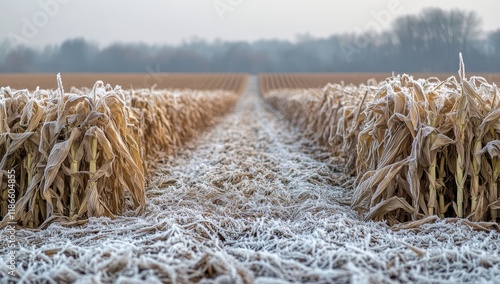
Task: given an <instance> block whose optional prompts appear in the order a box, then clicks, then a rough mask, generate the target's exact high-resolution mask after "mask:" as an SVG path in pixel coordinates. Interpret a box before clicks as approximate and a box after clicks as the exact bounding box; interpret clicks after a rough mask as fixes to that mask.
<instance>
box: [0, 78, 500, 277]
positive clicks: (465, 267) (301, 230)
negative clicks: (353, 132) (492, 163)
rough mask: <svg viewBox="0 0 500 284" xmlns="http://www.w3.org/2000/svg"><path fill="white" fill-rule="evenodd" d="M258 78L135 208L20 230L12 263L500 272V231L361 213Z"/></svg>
mask: <svg viewBox="0 0 500 284" xmlns="http://www.w3.org/2000/svg"><path fill="white" fill-rule="evenodd" d="M257 87H258V83H257V80H256V78H251V79H250V81H249V85H248V89H247V92H246V93H245V94H244V95H243V97H242V98H241V100H240V102H239V103H238V105H237V106H236V109H235V110H234V112H232V113H231V114H229V115H227V116H226V117H224V118H222V119H221V121H220V123H219V124H218V125H216V126H215V127H214V128H212V129H210V130H208V131H206V132H205V133H203V134H202V135H200V137H199V138H198V139H196V140H195V141H192V142H191V143H190V144H189V145H188V147H186V148H185V149H184V150H182V151H180V153H179V154H178V155H177V156H175V157H170V158H168V160H167V161H165V163H164V164H163V165H162V166H161V167H160V168H159V169H158V171H157V173H156V175H155V176H154V177H153V178H152V184H153V185H152V187H151V188H149V189H148V191H147V197H148V201H147V204H148V206H147V210H146V212H145V213H144V214H143V215H142V216H139V217H119V218H117V219H115V220H110V219H106V218H101V219H91V220H90V221H89V223H88V224H86V225H84V226H81V227H70V228H66V227H63V226H61V225H58V224H53V225H51V226H50V227H49V228H48V229H47V230H42V231H38V232H36V231H25V230H20V231H18V232H17V238H18V239H19V240H20V242H21V244H20V246H21V248H20V249H19V254H18V262H20V263H21V262H22V263H24V264H23V267H21V268H19V269H18V272H19V273H20V274H21V275H23V276H24V277H25V278H24V279H25V280H26V281H27V282H31V281H34V280H37V281H44V280H46V279H53V280H55V281H59V282H60V281H74V280H82V282H84V283H86V282H91V281H97V282H102V281H104V282H108V281H116V282H122V283H162V282H167V283H168V282H179V283H186V282H197V281H200V280H201V281H203V282H212V281H215V282H219V283H238V282H239V283H242V282H243V283H244V282H257V283H281V282H323V283H333V282H335V283H344V282H347V283H351V282H352V283H380V282H382V283H390V282H395V283H398V282H415V281H417V282H429V281H436V282H445V283H447V282H449V283H456V282H457V279H460V280H461V281H470V282H491V281H494V279H500V255H499V251H500V236H499V234H498V233H482V232H473V231H470V230H469V229H467V228H466V227H461V226H459V225H456V224H444V223H443V222H440V223H437V224H430V225H425V226H424V227H423V229H422V230H421V231H420V232H417V231H400V232H393V231H391V230H390V229H389V228H388V227H387V226H386V225H384V224H383V223H374V222H363V221H362V220H360V219H359V217H358V216H357V214H356V213H355V212H353V211H352V210H351V209H350V208H349V207H348V206H346V205H345V204H346V203H347V200H348V199H349V191H347V190H344V189H343V188H342V187H341V185H342V184H344V183H345V182H346V181H347V179H346V178H345V177H344V176H343V175H342V174H341V173H336V172H337V171H336V166H335V160H333V159H332V158H329V154H328V152H326V151H325V149H321V148H319V147H316V146H314V145H313V144H311V143H310V142H308V141H307V140H304V139H301V138H300V137H301V135H300V133H299V132H297V130H296V129H294V128H293V127H291V126H290V125H289V124H288V123H287V122H286V121H285V120H284V119H283V118H282V117H281V116H279V115H278V114H276V112H274V111H273V110H272V109H270V107H269V106H267V105H266V104H265V103H264V102H263V100H262V99H261V98H260V96H259V94H258V88H257ZM412 246H413V247H416V248H418V249H415V250H412V249H411V248H412ZM0 253H1V251H0ZM1 261H4V260H3V258H2V260H1ZM6 271H7V270H6V268H5V264H4V263H0V274H4V273H6Z"/></svg>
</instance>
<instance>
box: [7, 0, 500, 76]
mask: <svg viewBox="0 0 500 284" xmlns="http://www.w3.org/2000/svg"><path fill="white" fill-rule="evenodd" d="M459 52H462V53H463V54H464V57H465V59H466V64H467V70H468V71H471V72H500V29H498V30H496V31H494V32H490V33H484V32H483V31H482V20H481V18H480V17H479V16H478V15H477V14H476V13H475V12H468V11H462V10H450V11H445V10H442V9H438V8H427V9H424V10H422V12H420V13H419V14H417V15H407V16H402V17H399V18H397V19H396V20H395V21H394V22H393V24H392V27H391V29H389V30H386V31H383V32H375V31H366V32H364V33H361V34H355V33H351V34H337V35H332V36H331V37H329V38H313V37H311V36H308V35H302V36H299V37H298V38H297V41H296V42H290V41H284V40H260V41H256V42H252V43H249V42H240V41H238V42H223V41H220V40H218V41H214V42H207V41H205V40H203V39H192V40H190V41H187V42H186V43H184V44H182V45H179V46H166V45H165V46H151V45H146V44H112V45H110V46H107V47H105V48H102V49H99V48H98V46H97V45H96V44H93V43H91V42H88V41H86V40H84V39H70V40H67V41H65V42H63V43H62V44H61V45H59V46H47V47H45V48H44V49H42V50H36V49H33V48H29V47H26V46H17V47H15V48H8V42H7V40H6V41H5V42H4V45H3V47H2V48H1V49H0V72H248V73H259V72H391V71H395V72H455V71H456V70H457V68H458V53H459Z"/></svg>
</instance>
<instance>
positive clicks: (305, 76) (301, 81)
mask: <svg viewBox="0 0 500 284" xmlns="http://www.w3.org/2000/svg"><path fill="white" fill-rule="evenodd" d="M412 75H413V76H414V77H415V78H429V77H436V78H439V79H440V80H445V79H446V78H448V77H450V76H455V74H427V73H415V74H413V73H412ZM390 76H392V75H391V74H390V73H318V74H311V73H276V74H265V76H263V75H261V76H260V77H259V80H260V82H261V85H260V88H261V92H262V93H267V92H268V91H270V90H274V89H297V88H298V89H313V88H323V87H324V86H325V85H326V84H328V83H338V84H340V83H341V82H343V83H344V84H345V85H348V84H354V85H359V84H365V83H366V82H367V81H368V80H370V79H375V80H376V81H382V80H385V78H387V77H390ZM469 76H481V77H484V78H485V79H486V80H488V82H492V83H493V82H494V83H496V84H497V85H500V74H469Z"/></svg>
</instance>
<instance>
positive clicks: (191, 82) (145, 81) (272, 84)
mask: <svg viewBox="0 0 500 284" xmlns="http://www.w3.org/2000/svg"><path fill="white" fill-rule="evenodd" d="M211 75H215V74H192V73H190V74H181V73H149V74H148V73H122V74H117V73H113V74H110V73H89V74H87V73H76V74H75V73H65V74H62V78H63V81H64V84H65V85H67V86H74V87H77V88H82V87H87V88H89V87H92V86H93V85H94V83H95V82H96V81H98V80H101V81H103V82H105V83H106V84H110V85H112V86H115V85H120V86H122V87H123V88H124V89H128V88H151V87H152V86H153V85H156V89H165V88H169V89H171V88H174V89H175V88H179V89H182V88H187V87H188V86H189V87H190V88H195V89H214V88H221V86H223V88H225V86H227V85H231V84H237V83H238V82H237V81H238V79H236V76H235V78H233V79H231V77H224V78H225V80H226V81H225V82H224V81H223V82H215V84H214V82H212V83H209V82H210V81H207V80H205V79H207V78H208V77H210V76H211ZM220 75H223V74H220ZM233 75H235V74H233ZM269 75H270V76H268V77H266V78H265V80H264V82H263V85H262V86H264V87H265V88H266V90H269V89H275V88H282V87H289V88H322V87H323V86H325V85H326V84H327V83H340V82H341V81H343V82H345V83H346V84H350V83H352V84H356V85H358V84H361V83H366V82H367V81H368V80H369V79H372V78H373V79H375V80H377V81H380V80H384V79H385V78H387V77H390V76H391V74H390V73H325V74H323V73H318V74H310V73H288V74H282V73H279V74H269ZM412 75H413V76H415V78H428V77H430V76H436V77H438V78H440V79H441V80H444V79H446V78H448V77H449V76H456V74H426V73H417V74H412ZM477 75H478V76H483V77H485V78H486V80H488V82H495V83H496V84H497V85H500V74H477ZM470 76H472V75H470ZM55 77H56V74H52V73H43V74H23V73H21V74H0V86H3V87H6V86H10V87H11V88H14V89H29V90H34V89H35V88H36V87H37V86H39V87H40V88H41V89H56V88H57V82H56V80H55ZM221 78H222V77H221ZM231 80H234V81H232V82H233V83H230V81H231Z"/></svg>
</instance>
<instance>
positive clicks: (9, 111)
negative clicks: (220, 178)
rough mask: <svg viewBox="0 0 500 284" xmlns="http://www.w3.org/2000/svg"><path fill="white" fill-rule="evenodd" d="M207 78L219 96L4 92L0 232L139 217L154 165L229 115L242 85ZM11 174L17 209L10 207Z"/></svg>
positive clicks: (239, 78) (0, 95) (99, 86)
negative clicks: (12, 226) (10, 227)
mask: <svg viewBox="0 0 500 284" xmlns="http://www.w3.org/2000/svg"><path fill="white" fill-rule="evenodd" d="M231 76H232V77H231ZM206 79H207V78H205V79H204V82H205V83H206V82H209V83H210V82H211V83H213V84H212V85H214V86H218V87H219V89H217V88H216V87H214V88H212V90H171V91H169V90H158V91H156V90H154V89H143V90H140V89H131V90H122V89H121V88H120V87H119V86H117V87H116V88H112V87H111V86H110V85H105V84H104V83H103V82H102V81H98V82H97V83H95V85H94V87H93V88H92V89H85V88H83V89H76V88H72V89H71V91H70V92H69V93H65V91H64V89H63V84H62V81H61V77H60V76H59V75H58V78H57V82H58V88H57V90H55V91H51V90H42V89H38V88H37V89H36V90H35V91H34V92H29V91H28V90H13V89H11V88H9V87H5V88H1V89H0V118H1V120H0V121H1V122H0V155H1V156H2V160H1V162H0V169H1V172H0V180H1V188H0V193H1V197H0V199H1V202H0V206H1V207H0V218H1V219H3V221H2V222H1V226H0V227H5V226H6V224H7V223H8V222H11V221H15V222H17V224H18V225H20V226H22V227H28V228H38V227H42V228H43V227H45V226H47V225H48V224H50V223H51V222H53V221H55V220H58V221H63V222H67V223H70V224H78V223H81V222H85V220H86V219H87V218H89V217H94V216H95V217H99V216H107V217H110V218H113V217H114V216H115V215H117V214H123V212H124V211H125V209H126V208H131V209H133V210H135V214H136V215H137V214H140V213H141V212H142V211H143V210H144V208H145V206H146V201H145V185H146V180H147V177H148V176H149V175H150V171H151V170H152V169H153V168H154V161H155V158H156V157H159V156H161V154H163V153H164V154H171V153H173V152H175V149H177V148H178V147H180V146H182V145H183V144H184V143H185V142H186V141H188V140H189V139H190V138H192V137H194V136H196V134H197V133H198V132H199V131H201V130H202V129H204V128H206V127H208V126H210V125H211V124H213V123H214V121H215V120H216V118H217V117H219V116H221V115H223V114H224V113H226V112H227V111H229V110H230V109H231V107H232V106H233V105H234V104H235V103H236V101H237V100H238V97H239V94H240V93H241V91H242V86H244V83H245V80H246V77H245V76H244V75H229V76H227V78H226V77H224V76H214V77H213V78H212V79H211V81H210V80H208V81H207V80H206ZM187 80H189V78H188V79H187ZM11 171H14V172H15V180H16V185H17V186H16V192H15V200H16V201H17V202H16V204H15V209H13V208H9V207H8V204H9V203H8V202H7V200H8V199H9V198H11V197H9V191H8V189H9V188H8V182H7V176H8V173H10V172H11Z"/></svg>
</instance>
